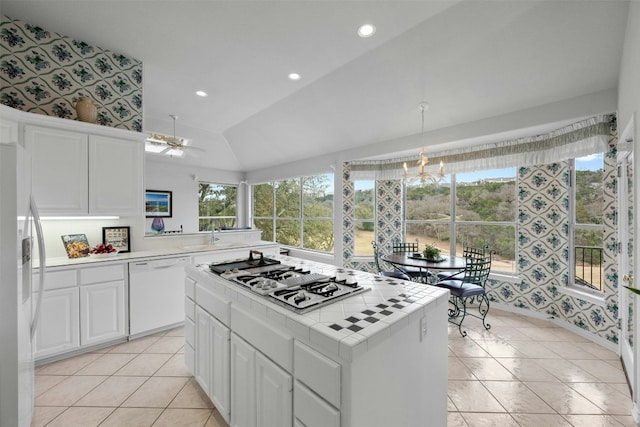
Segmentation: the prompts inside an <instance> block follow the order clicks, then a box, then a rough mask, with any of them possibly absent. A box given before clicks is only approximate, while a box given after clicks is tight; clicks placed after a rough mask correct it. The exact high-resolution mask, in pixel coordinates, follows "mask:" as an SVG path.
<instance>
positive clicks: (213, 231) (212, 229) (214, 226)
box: [211, 221, 220, 246]
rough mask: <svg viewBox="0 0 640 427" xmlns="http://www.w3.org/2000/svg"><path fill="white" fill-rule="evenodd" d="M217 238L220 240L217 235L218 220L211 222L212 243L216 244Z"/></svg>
mask: <svg viewBox="0 0 640 427" xmlns="http://www.w3.org/2000/svg"><path fill="white" fill-rule="evenodd" d="M216 240H220V239H218V238H217V237H216V221H212V222H211V245H212V246H213V245H215V244H216Z"/></svg>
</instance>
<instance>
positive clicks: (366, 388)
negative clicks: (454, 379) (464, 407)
mask: <svg viewBox="0 0 640 427" xmlns="http://www.w3.org/2000/svg"><path fill="white" fill-rule="evenodd" d="M272 258H274V259H276V260H278V261H280V262H281V263H282V264H286V265H291V266H294V267H296V268H300V269H303V270H304V269H307V270H309V271H310V272H311V273H319V274H322V275H326V276H330V277H342V278H346V279H347V281H351V282H353V281H355V282H357V284H358V285H359V286H362V287H364V288H365V291H364V292H360V293H357V294H354V295H351V296H347V297H345V298H343V299H339V300H336V301H331V302H330V303H327V304H326V305H323V306H321V307H320V308H317V309H314V310H310V311H307V312H303V313H299V312H296V311H293V310H291V309H288V308H286V307H284V306H282V305H280V304H278V303H277V302H276V301H275V299H273V298H271V297H269V296H265V295H260V294H258V293H256V292H254V291H251V290H250V289H248V288H246V287H243V286H242V285H240V284H238V283H236V282H234V281H231V280H228V279H227V278H225V277H224V275H223V276H220V275H217V274H214V273H213V272H211V271H210V269H209V267H208V265H206V264H200V265H191V266H187V268H186V270H187V279H186V282H185V295H186V299H185V308H186V313H187V314H186V320H185V340H186V345H185V361H186V363H187V366H188V367H189V369H190V370H191V371H192V373H193V375H194V377H195V378H196V380H197V381H198V383H199V384H200V385H201V387H202V388H203V390H204V391H205V393H207V395H208V396H209V397H210V398H211V400H212V401H213V403H214V404H215V405H216V407H217V408H218V410H219V411H220V413H221V414H222V416H223V417H224V418H225V419H226V420H227V421H228V422H229V423H230V425H232V426H255V425H265V426H272V425H277V426H307V427H312V426H318V427H328V426H342V427H357V426H367V427H372V426H446V423H447V313H446V310H447V304H448V291H447V290H443V289H440V288H436V287H432V286H428V285H423V284H419V283H413V282H407V281H403V280H397V279H392V278H386V277H380V276H377V275H373V274H370V273H365V272H359V271H352V270H346V269H340V268H337V267H335V266H331V265H326V264H321V263H316V262H311V261H306V260H301V259H298V258H293V257H288V256H273V257H272Z"/></svg>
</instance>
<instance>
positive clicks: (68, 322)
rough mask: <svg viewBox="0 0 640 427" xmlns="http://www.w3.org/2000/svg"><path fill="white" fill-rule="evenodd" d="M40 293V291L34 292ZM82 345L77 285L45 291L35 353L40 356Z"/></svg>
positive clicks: (37, 356)
mask: <svg viewBox="0 0 640 427" xmlns="http://www.w3.org/2000/svg"><path fill="white" fill-rule="evenodd" d="M34 296H36V297H37V294H34ZM79 346H80V319H79V305H78V288H77V287H72V288H66V289H54V290H50V291H44V292H43V294H42V305H41V306H40V320H39V321H38V327H37V329H36V334H35V352H34V357H35V358H36V359H40V358H43V357H47V356H51V355H54V354H59V353H63V352H65V351H70V350H73V349H76V348H78V347H79Z"/></svg>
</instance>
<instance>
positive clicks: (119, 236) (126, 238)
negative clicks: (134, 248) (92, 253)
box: [102, 226, 131, 253]
mask: <svg viewBox="0 0 640 427" xmlns="http://www.w3.org/2000/svg"><path fill="white" fill-rule="evenodd" d="M130 242H131V229H130V228H129V227H128V226H123V227H102V243H103V244H104V245H109V244H110V245H111V246H113V247H114V248H116V249H117V250H118V253H122V252H130V251H131V243H130Z"/></svg>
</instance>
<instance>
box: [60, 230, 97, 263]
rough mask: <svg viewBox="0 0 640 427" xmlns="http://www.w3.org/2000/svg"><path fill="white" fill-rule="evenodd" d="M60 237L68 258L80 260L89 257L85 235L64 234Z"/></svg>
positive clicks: (88, 247) (89, 247)
mask: <svg viewBox="0 0 640 427" xmlns="http://www.w3.org/2000/svg"><path fill="white" fill-rule="evenodd" d="M61 237H62V243H63V244H64V248H65V249H66V250H67V255H68V256H69V258H81V257H85V256H87V255H89V250H90V249H91V246H89V241H88V240H87V235H86V234H64V235H62V236H61Z"/></svg>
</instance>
